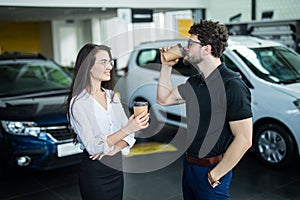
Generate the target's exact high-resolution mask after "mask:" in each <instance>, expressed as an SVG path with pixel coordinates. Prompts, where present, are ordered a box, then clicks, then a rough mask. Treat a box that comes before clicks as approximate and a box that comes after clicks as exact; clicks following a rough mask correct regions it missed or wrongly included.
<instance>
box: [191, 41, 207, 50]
mask: <svg viewBox="0 0 300 200" xmlns="http://www.w3.org/2000/svg"><path fill="white" fill-rule="evenodd" d="M193 43H194V44H199V45H201V46H205V45H206V44H205V43H203V42H197V41H194V40H192V39H189V40H188V45H187V46H188V48H191V46H192V44H193Z"/></svg>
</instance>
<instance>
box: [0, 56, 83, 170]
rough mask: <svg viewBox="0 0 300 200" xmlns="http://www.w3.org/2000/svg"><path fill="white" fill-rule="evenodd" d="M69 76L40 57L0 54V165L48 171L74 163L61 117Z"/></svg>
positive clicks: (76, 153)
mask: <svg viewBox="0 0 300 200" xmlns="http://www.w3.org/2000/svg"><path fill="white" fill-rule="evenodd" d="M71 81H72V78H71V76H70V74H68V73H66V72H65V71H64V70H63V68H62V67H61V66H59V65H58V64H56V63H55V62H53V61H51V60H49V59H47V58H46V57H44V56H42V55H41V54H31V53H30V54H24V53H19V52H14V53H5V54H2V55H0V83H1V84H0V165H1V166H0V167H2V168H3V167H8V166H18V167H22V168H30V169H38V170H48V169H55V168H60V167H64V166H69V165H73V164H76V163H79V161H80V159H79V156H80V154H81V153H82V150H80V148H79V147H78V146H77V145H76V146H75V145H74V144H73V142H72V138H71V135H70V133H69V129H68V124H67V118H66V107H65V102H66V97H67V95H68V92H69V87H70V84H71Z"/></svg>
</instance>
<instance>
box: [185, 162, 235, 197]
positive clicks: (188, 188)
mask: <svg viewBox="0 0 300 200" xmlns="http://www.w3.org/2000/svg"><path fill="white" fill-rule="evenodd" d="M214 166H215V165H212V166H210V167H204V166H199V165H196V164H190V163H188V162H187V160H186V158H185V157H184V161H183V177H182V191H183V198H184V200H217V199H218V200H228V199H229V186H230V182H231V178H232V171H229V172H228V173H227V174H226V175H225V176H223V177H222V178H221V179H220V182H221V184H220V185H218V186H217V187H215V188H212V187H211V185H210V184H209V182H208V179H207V172H208V170H210V169H212V168H214Z"/></svg>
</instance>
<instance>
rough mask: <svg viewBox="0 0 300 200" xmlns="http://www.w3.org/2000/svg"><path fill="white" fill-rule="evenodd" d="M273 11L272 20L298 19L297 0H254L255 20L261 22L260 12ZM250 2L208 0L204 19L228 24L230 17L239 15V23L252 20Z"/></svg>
mask: <svg viewBox="0 0 300 200" xmlns="http://www.w3.org/2000/svg"><path fill="white" fill-rule="evenodd" d="M270 10H273V11H274V14H273V18H272V20H283V19H300V12H299V11H300V1H299V0H284V1H282V0H256V15H255V18H256V20H261V17H262V12H265V11H270ZM251 12H252V0H226V1H224V0H210V1H208V5H207V9H206V18H207V19H214V20H219V21H220V22H223V23H228V22H229V19H230V17H232V16H234V15H236V14H238V13H241V14H242V16H241V22H248V21H251V20H252V19H251V18H252V14H251Z"/></svg>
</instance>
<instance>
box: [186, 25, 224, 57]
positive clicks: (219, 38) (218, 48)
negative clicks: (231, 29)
mask: <svg viewBox="0 0 300 200" xmlns="http://www.w3.org/2000/svg"><path fill="white" fill-rule="evenodd" d="M189 34H192V35H197V36H198V39H199V40H200V41H201V42H203V43H204V44H206V45H208V44H209V45H211V47H212V52H211V54H212V55H213V56H215V57H217V58H220V57H221V56H222V54H223V52H224V51H225V49H226V47H227V46H228V43H227V40H228V30H227V28H226V26H225V25H224V24H221V23H219V22H218V21H212V20H200V22H199V23H194V24H193V25H192V26H191V28H190V30H189Z"/></svg>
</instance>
